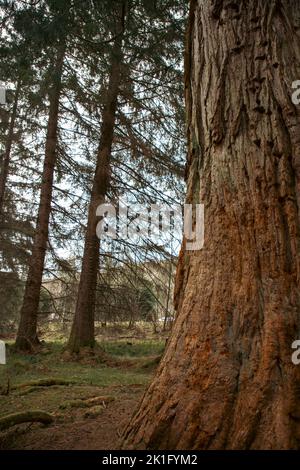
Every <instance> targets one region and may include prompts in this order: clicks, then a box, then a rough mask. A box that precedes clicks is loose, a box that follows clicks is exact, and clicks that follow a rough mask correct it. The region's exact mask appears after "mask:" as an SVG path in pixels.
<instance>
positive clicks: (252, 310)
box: [124, 0, 300, 449]
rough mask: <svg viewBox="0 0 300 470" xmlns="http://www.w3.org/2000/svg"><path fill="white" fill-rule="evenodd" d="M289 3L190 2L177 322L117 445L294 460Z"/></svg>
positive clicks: (292, 7)
mask: <svg viewBox="0 0 300 470" xmlns="http://www.w3.org/2000/svg"><path fill="white" fill-rule="evenodd" d="M299 19H300V2H299V1H292V0H281V1H276V2H275V1H274V2H273V1H268V2H265V1H261V0H248V1H246V0H245V1H239V2H227V1H220V0H218V1H217V0H215V1H213V2H212V1H211V0H210V1H209V0H193V1H192V3H191V13H190V19H189V28H188V40H187V42H188V48H187V53H186V106H187V126H188V143H189V153H188V195H187V202H194V203H197V202H199V201H200V202H203V203H204V204H205V242H204V248H203V249H202V250H201V251H194V252H189V251H187V250H186V249H185V244H183V247H182V251H181V254H180V260H179V267H178V271H177V280H176V290H175V300H176V306H177V309H178V315H177V318H176V321H175V325H174V326H173V330H172V335H171V338H170V340H169V342H168V346H167V350H166V353H165V355H164V357H163V360H162V362H161V364H160V366H159V369H158V372H157V374H156V377H155V379H154V381H153V383H152V384H151V386H150V387H149V389H148V391H147V392H146V394H145V396H144V398H143V400H142V403H141V405H140V408H139V410H138V411H137V413H136V414H135V416H134V417H133V419H132V422H131V424H130V426H129V427H128V429H127V430H126V432H125V444H124V445H125V446H126V447H135V448H139V447H141V448H144V447H146V448H155V449H156V448H160V449H162V448H166V449H174V448H177V449H298V448H299V447H300V420H299V417H300V393H299V390H300V368H299V366H295V365H294V364H293V363H292V360H291V355H292V352H293V351H292V349H291V344H292V342H293V341H294V340H295V339H299V332H300V316H299V312H300V289H299V287H300V286H299V283H300V282H299V279H300V249H299V248H300V245H299V211H300V132H299V125H300V108H299V106H298V107H296V106H295V105H293V103H292V100H291V95H292V82H293V81H294V80H297V79H299V77H300V41H299V26H300V23H299V21H300V20H299Z"/></svg>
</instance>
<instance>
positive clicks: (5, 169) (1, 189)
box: [0, 80, 21, 217]
mask: <svg viewBox="0 0 300 470" xmlns="http://www.w3.org/2000/svg"><path fill="white" fill-rule="evenodd" d="M20 86H21V81H20V80H19V81H18V82H17V86H16V92H15V96H14V104H13V108H12V112H11V118H10V123H9V129H8V134H7V139H6V144H5V151H4V155H3V161H2V168H1V174H0V217H1V216H2V215H3V204H4V196H5V190H6V183H7V178H8V173H9V162H10V155H11V149H12V144H13V139H14V127H15V122H16V117H17V109H18V101H19V93H20Z"/></svg>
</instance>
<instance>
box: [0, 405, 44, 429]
mask: <svg viewBox="0 0 300 470" xmlns="http://www.w3.org/2000/svg"><path fill="white" fill-rule="evenodd" d="M29 422H30V423H42V424H51V423H52V422H53V416H51V415H50V414H49V413H46V412H45V411H39V410H33V411H24V412H21V413H14V414H11V415H7V416H3V417H2V418H0V431H4V430H5V429H8V428H10V427H12V426H15V425H16V424H23V423H29Z"/></svg>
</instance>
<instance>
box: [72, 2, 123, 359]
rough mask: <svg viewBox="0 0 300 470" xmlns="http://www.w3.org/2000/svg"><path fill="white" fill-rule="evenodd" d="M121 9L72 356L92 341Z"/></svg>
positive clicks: (118, 74)
mask: <svg viewBox="0 0 300 470" xmlns="http://www.w3.org/2000/svg"><path fill="white" fill-rule="evenodd" d="M124 5H125V2H124V3H123V7H122V14H121V17H120V24H119V25H118V31H117V37H116V39H115V43H114V48H113V51H112V57H111V60H112V63H111V71H110V78H109V83H108V89H107V95H106V103H105V107H104V110H103V116H102V127H101V135H100V141H99V147H98V154H97V166H96V171H95V176H94V182H93V188H92V194H91V201H90V205H89V213H88V222H87V229H86V234H85V245H84V253H83V260H82V267H81V274H80V282H79V287H78V294H77V303H76V310H75V316H74V320H73V324H72V330H71V334H70V338H69V343H68V349H69V350H70V351H72V352H79V350H80V349H81V348H83V347H91V348H92V347H93V346H94V341H95V339H94V318H95V303H96V287H97V273H98V268H99V250H100V241H99V239H98V237H97V235H96V226H97V223H98V217H97V216H96V209H97V207H98V206H99V205H100V204H103V203H104V202H105V196H106V194H107V191H108V188H109V184H110V159H111V149H112V143H113V137H114V127H115V121H116V110H117V102H118V95H119V86H120V78H121V62H122V60H121V58H122V40H123V33H124V21H125V6H124Z"/></svg>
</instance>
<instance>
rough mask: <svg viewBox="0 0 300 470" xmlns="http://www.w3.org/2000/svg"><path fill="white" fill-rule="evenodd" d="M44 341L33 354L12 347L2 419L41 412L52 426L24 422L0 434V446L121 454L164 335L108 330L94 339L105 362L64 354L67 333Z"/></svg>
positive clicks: (1, 381)
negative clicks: (123, 438)
mask: <svg viewBox="0 0 300 470" xmlns="http://www.w3.org/2000/svg"><path fill="white" fill-rule="evenodd" d="M101 330H103V329H101ZM110 333H112V336H111V337H110ZM145 336H146V337H145ZM44 338H45V340H46V341H45V343H44V345H43V348H42V349H41V351H40V352H39V353H38V354H34V355H20V354H17V353H16V352H15V351H14V350H13V347H12V346H8V348H7V349H8V351H7V356H8V357H7V359H8V360H7V365H6V366H0V389H1V390H0V393H1V391H2V395H1V396H0V420H1V418H2V417H3V416H6V415H9V414H11V413H17V412H24V411H25V412H26V411H29V410H42V411H45V412H47V413H50V414H51V416H52V417H53V422H52V424H50V425H46V426H45V425H43V424H39V423H26V424H19V425H16V426H14V427H11V428H9V429H8V430H6V431H2V432H0V449H2V450H4V449H22V450H23V449H52V450H54V449H66V450H70V449H86V450H87V449H95V450H96V449H118V448H119V446H120V437H121V433H122V431H123V429H124V428H125V426H126V424H127V423H128V422H129V420H130V417H131V416H132V414H133V412H134V409H135V408H136V407H137V405H138V403H139V401H140V399H141V397H142V395H143V393H144V391H145V388H146V386H147V384H148V383H149V382H150V380H151V377H152V375H153V373H154V370H155V368H156V367H157V364H158V362H159V358H160V356H161V354H162V352H163V350H164V346H165V337H164V336H159V335H145V334H144V332H141V331H138V332H137V330H132V331H129V330H126V331H124V329H122V328H120V329H119V331H117V332H116V330H115V329H114V330H113V329H112V330H109V329H108V331H105V334H104V335H101V334H100V335H99V336H98V337H97V340H98V344H100V345H101V348H102V350H101V351H102V352H103V351H104V356H105V358H103V354H102V353H101V354H97V353H96V355H95V356H88V355H84V356H82V357H81V358H77V359H76V360H75V359H74V357H69V356H68V355H66V354H65V353H64V340H65V338H64V337H63V336H61V337H60V338H58V339H56V340H53V335H52V336H50V337H49V335H48V337H47V335H44ZM49 340H50V341H49ZM99 350H100V349H99ZM8 382H9V389H8ZM50 384H51V385H50Z"/></svg>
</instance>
